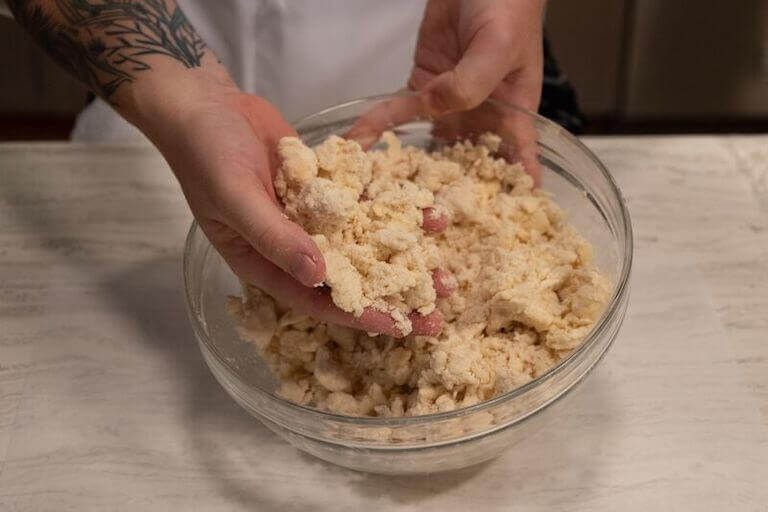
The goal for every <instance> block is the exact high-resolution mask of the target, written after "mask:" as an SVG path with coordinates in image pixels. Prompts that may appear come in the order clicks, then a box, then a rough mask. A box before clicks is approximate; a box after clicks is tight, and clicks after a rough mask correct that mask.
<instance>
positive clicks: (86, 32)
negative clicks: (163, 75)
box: [8, 0, 206, 99]
mask: <svg viewBox="0 0 768 512" xmlns="http://www.w3.org/2000/svg"><path fill="white" fill-rule="evenodd" d="M8 3H9V6H10V7H11V11H12V12H13V13H14V16H15V18H16V21H18V23H19V24H20V25H22V26H23V27H25V28H26V29H27V30H28V31H29V32H30V34H31V35H32V36H33V37H34V38H35V39H36V40H37V42H38V43H39V44H40V45H41V46H42V47H43V49H44V50H45V51H46V52H47V53H48V54H49V55H50V56H51V57H52V58H53V59H54V60H56V62H58V63H59V64H60V65H62V66H64V67H65V68H66V69H67V70H68V71H69V72H70V73H71V74H73V75H74V76H75V77H77V78H79V79H80V80H81V81H83V82H84V83H85V84H86V85H87V86H88V87H90V88H91V89H92V90H93V91H94V92H95V93H96V94H98V95H100V96H102V97H104V98H107V99H109V98H110V97H111V96H112V95H113V94H114V92H115V91H116V90H117V89H118V87H120V85H122V84H124V83H127V82H132V81H133V80H134V79H135V78H136V76H137V73H139V72H141V71H146V70H149V69H152V67H151V65H150V64H149V62H148V61H147V59H146V56H150V55H163V56H166V57H170V58H172V59H175V60H177V61H178V62H181V63H182V64H184V66H186V67H187V68H194V67H199V66H200V65H201V61H202V58H203V54H204V53H205V49H206V46H205V43H204V42H203V40H202V39H201V38H200V36H199V35H198V34H197V32H195V29H194V28H193V27H192V25H191V24H190V23H189V21H188V20H187V18H186V16H185V15H184V12H183V11H182V10H181V9H180V8H179V7H178V6H176V5H175V4H173V7H172V10H171V9H169V7H168V5H167V4H166V1H165V0H53V1H52V2H48V3H46V4H45V5H55V6H56V9H58V11H59V14H60V16H58V17H56V16H52V15H51V14H49V13H46V12H45V10H44V9H43V7H42V6H41V5H40V4H41V2H39V1H37V2H36V1H35V0H10V1H9V2H8Z"/></svg>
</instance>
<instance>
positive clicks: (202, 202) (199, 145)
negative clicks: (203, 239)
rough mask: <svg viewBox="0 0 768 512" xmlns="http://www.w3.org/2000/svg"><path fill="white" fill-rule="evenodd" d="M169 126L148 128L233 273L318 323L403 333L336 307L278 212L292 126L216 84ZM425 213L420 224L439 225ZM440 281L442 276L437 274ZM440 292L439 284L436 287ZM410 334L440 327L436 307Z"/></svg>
mask: <svg viewBox="0 0 768 512" xmlns="http://www.w3.org/2000/svg"><path fill="white" fill-rule="evenodd" d="M171 117H173V118H175V121H174V122H173V123H172V124H173V125H172V126H167V125H164V126H160V127H157V128H156V129H154V130H153V129H149V130H147V132H148V134H149V135H150V136H151V138H152V139H153V141H154V142H155V143H156V144H157V146H158V147H159V148H160V150H161V151H162V152H163V154H164V156H165V157H166V159H167V160H168V163H169V164H170V166H171V168H172V169H173V170H174V173H175V174H176V176H177V178H178V180H179V182H180V183H181V187H182V189H183V191H184V194H185V196H186V198H187V200H188V202H189V205H190V208H191V209H192V212H193V214H194V216H195V218H196V219H197V221H198V223H199V225H200V228H201V229H202V230H203V232H204V233H205V234H206V236H207V237H208V239H209V240H210V241H211V243H212V244H213V245H214V246H215V247H216V249H217V250H218V251H219V253H220V254H221V255H222V257H223V258H224V259H225V260H226V262H227V263H228V264H229V266H230V267H231V268H232V270H233V271H234V272H235V273H236V274H237V275H238V276H239V277H240V278H241V279H243V280H245V281H247V282H249V283H253V284H255V285H256V286H258V287H259V288H261V289H263V290H264V291H266V292H267V293H269V294H270V295H272V296H273V297H274V298H275V299H276V300H278V302H280V303H282V304H285V305H286V306H289V307H291V308H292V309H295V310H297V311H299V312H302V313H305V314H309V315H311V316H313V317H315V318H318V319H320V320H326V321H329V322H332V323H337V324H342V325H347V326H350V327H354V328H358V329H361V330H366V331H369V332H379V333H385V334H390V335H394V336H398V335H400V333H399V331H398V330H397V328H396V327H395V322H394V320H393V319H392V317H391V316H390V315H388V314H385V313H382V312H379V311H374V310H369V311H365V312H364V313H363V314H362V315H361V316H360V317H354V316H353V315H352V314H350V313H346V312H344V311H342V310H340V309H339V308H338V307H336V306H335V305H334V304H333V303H332V301H331V299H330V295H329V293H328V290H327V288H319V287H315V286H313V285H316V284H318V283H322V281H323V280H324V278H325V264H324V261H323V257H322V254H321V253H320V251H319V250H318V248H317V246H316V245H315V244H314V242H313V241H312V240H311V238H310V237H309V236H308V235H307V233H306V232H305V231H304V230H303V229H302V228H301V227H300V226H298V225H297V224H295V223H294V222H291V221H290V220H289V219H288V218H287V217H286V216H285V215H284V214H283V213H282V211H281V207H280V204H279V202H278V199H277V197H276V195H275V191H274V188H273V186H272V183H273V179H274V175H275V171H276V169H277V166H278V165H279V161H278V156H277V154H276V152H275V148H276V147H277V142H278V141H279V140H280V138H282V137H284V136H295V135H296V133H295V132H294V130H293V129H292V128H291V127H290V126H289V125H288V123H287V122H286V121H285V120H284V119H283V118H282V116H281V115H280V114H279V112H278V111H277V110H276V109H275V108H274V107H272V105H270V104H269V103H268V102H267V101H266V100H264V99H263V98H260V97H258V96H254V95H249V94H244V93H241V92H239V91H238V90H237V89H236V88H235V87H234V86H228V87H216V88H214V90H212V91H208V92H207V93H206V94H205V95H203V97H202V98H200V97H197V98H195V101H194V103H191V104H188V105H186V106H184V107H183V108H178V109H176V111H175V113H174V114H173V115H172V116H171ZM443 224H444V223H442V224H441V222H440V221H439V220H437V221H435V220H431V219H429V215H425V223H424V227H425V230H427V231H429V230H437V229H440V228H441V227H444V225H443ZM435 282H436V284H438V285H439V284H440V280H439V279H435ZM437 291H438V293H439V294H440V295H445V293H447V291H446V290H443V289H441V288H440V287H439V286H438V289H437ZM411 321H412V323H413V330H414V332H415V333H417V334H437V332H439V330H440V329H441V328H442V318H441V316H440V315H439V312H436V313H435V314H432V315H428V316H426V317H422V316H420V315H413V316H412V317H411Z"/></svg>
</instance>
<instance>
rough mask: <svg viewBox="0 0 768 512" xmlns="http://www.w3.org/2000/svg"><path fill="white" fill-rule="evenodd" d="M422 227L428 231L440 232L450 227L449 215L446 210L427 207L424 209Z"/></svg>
mask: <svg viewBox="0 0 768 512" xmlns="http://www.w3.org/2000/svg"><path fill="white" fill-rule="evenodd" d="M422 216H423V218H422V221H421V229H423V230H424V231H426V232H427V233H439V232H441V231H444V230H445V228H447V227H448V215H447V214H446V213H445V211H443V210H441V209H438V208H433V207H431V206H430V207H427V208H424V210H422Z"/></svg>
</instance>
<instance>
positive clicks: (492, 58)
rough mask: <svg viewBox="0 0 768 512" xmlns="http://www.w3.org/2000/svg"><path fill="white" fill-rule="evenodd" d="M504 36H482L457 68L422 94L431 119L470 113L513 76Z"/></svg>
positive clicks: (493, 33) (490, 33) (492, 33)
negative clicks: (437, 116) (505, 80)
mask: <svg viewBox="0 0 768 512" xmlns="http://www.w3.org/2000/svg"><path fill="white" fill-rule="evenodd" d="M506 37H507V36H504V35H503V33H501V32H499V31H494V30H485V31H481V32H479V33H478V34H477V35H476V36H475V38H474V39H473V40H472V42H471V43H470V45H469V47H468V48H467V50H466V51H465V52H464V55H463V56H462V58H461V60H460V61H459V63H458V64H457V65H456V67H455V68H453V69H451V70H449V71H446V72H444V73H441V74H440V75H438V76H436V77H435V78H433V79H432V81H430V82H429V83H427V85H426V86H425V87H424V90H423V91H422V94H421V95H422V98H423V101H425V103H426V108H427V110H428V112H429V113H430V114H431V115H441V114H447V113H450V112H457V111H463V110H470V109H473V108H475V107H476V106H478V105H479V104H480V103H482V102H483V101H485V99H486V98H488V96H490V95H491V93H492V92H493V91H494V89H496V87H497V86H498V85H499V83H500V82H501V81H502V80H503V79H504V77H505V76H506V75H507V74H508V73H509V71H510V70H509V60H510V58H511V55H510V53H511V52H509V50H507V49H506V46H505V39H506Z"/></svg>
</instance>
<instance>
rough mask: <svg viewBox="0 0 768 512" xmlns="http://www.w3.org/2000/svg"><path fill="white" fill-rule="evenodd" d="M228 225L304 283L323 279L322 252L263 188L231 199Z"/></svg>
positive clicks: (307, 283) (314, 282) (265, 255)
mask: <svg viewBox="0 0 768 512" xmlns="http://www.w3.org/2000/svg"><path fill="white" fill-rule="evenodd" d="M230 204H231V205H233V206H232V207H231V209H230V211H229V212H228V213H229V215H228V217H229V218H230V222H231V223H232V227H233V228H234V229H235V230H237V232H238V233H240V235H241V236H242V237H243V238H244V239H245V240H246V241H247V242H248V243H249V244H251V246H253V247H254V248H255V249H256V250H257V251H258V252H259V253H260V254H261V255H262V256H264V257H265V258H266V259H268V260H269V261H271V262H272V263H274V264H275V265H277V266H278V267H280V268H281V269H283V270H284V271H286V272H287V273H289V274H290V275H292V276H293V277H294V278H295V279H296V280H297V281H299V282H300V283H301V284H303V285H305V286H314V285H316V284H318V283H321V282H322V281H323V280H324V279H325V262H324V260H323V255H322V254H321V253H320V250H319V249H318V248H317V245H315V243H314V242H313V241H312V239H311V238H310V237H309V235H308V234H307V233H306V232H305V231H304V230H303V229H302V228H301V227H300V226H299V225H298V224H295V223H294V222H291V221H290V220H289V219H288V218H287V217H286V216H285V215H284V214H283V212H282V211H280V209H279V208H278V206H277V204H276V203H275V202H274V200H273V199H272V198H271V197H270V195H269V194H268V193H267V191H266V190H264V189H263V188H259V189H257V191H255V192H254V191H249V192H248V195H247V197H244V198H241V199H240V200H235V201H232V202H231V203H230Z"/></svg>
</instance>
